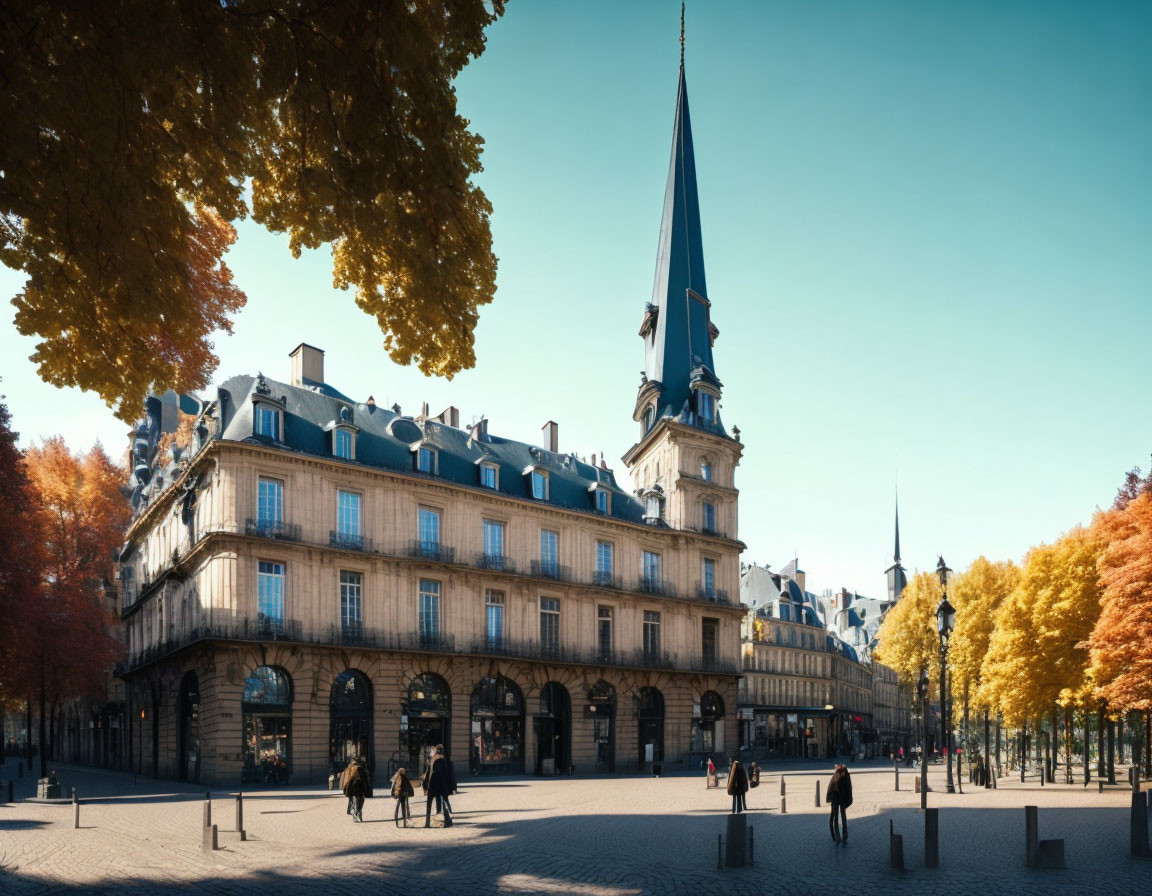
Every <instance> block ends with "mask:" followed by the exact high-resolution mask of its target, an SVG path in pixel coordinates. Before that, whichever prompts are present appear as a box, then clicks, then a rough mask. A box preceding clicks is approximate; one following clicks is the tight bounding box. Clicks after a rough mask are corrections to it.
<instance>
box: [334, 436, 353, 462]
mask: <svg viewBox="0 0 1152 896" xmlns="http://www.w3.org/2000/svg"><path fill="white" fill-rule="evenodd" d="M334 437H335V447H336V450H335V452H333V453H334V454H335V455H336V456H337V457H343V458H344V459H345V460H351V459H352V433H350V432H349V431H348V430H346V429H338V430H336V432H335V433H334Z"/></svg>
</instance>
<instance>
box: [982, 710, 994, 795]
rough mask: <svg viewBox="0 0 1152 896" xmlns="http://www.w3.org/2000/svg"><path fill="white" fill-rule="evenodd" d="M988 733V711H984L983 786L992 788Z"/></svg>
mask: <svg viewBox="0 0 1152 896" xmlns="http://www.w3.org/2000/svg"><path fill="white" fill-rule="evenodd" d="M990 733H991V732H990V731H989V719H988V710H987V709H985V710H984V786H985V787H991V786H992V754H991V753H990V752H989V750H990V749H991V747H992V744H991V742H990V741H991V738H990V736H989V735H990Z"/></svg>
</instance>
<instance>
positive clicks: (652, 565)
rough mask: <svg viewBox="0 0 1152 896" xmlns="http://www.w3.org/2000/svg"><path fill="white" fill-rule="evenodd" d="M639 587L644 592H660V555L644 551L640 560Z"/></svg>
mask: <svg viewBox="0 0 1152 896" xmlns="http://www.w3.org/2000/svg"><path fill="white" fill-rule="evenodd" d="M640 584H641V587H643V589H644V590H645V591H659V590H660V555H659V554H654V553H652V551H645V552H644V555H643V557H642V559H641V579H640Z"/></svg>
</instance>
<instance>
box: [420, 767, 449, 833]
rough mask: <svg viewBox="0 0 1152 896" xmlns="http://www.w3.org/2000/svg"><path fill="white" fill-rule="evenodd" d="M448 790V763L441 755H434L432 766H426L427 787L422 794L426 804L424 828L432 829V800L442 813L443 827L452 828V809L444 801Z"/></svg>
mask: <svg viewBox="0 0 1152 896" xmlns="http://www.w3.org/2000/svg"><path fill="white" fill-rule="evenodd" d="M448 789H449V780H448V763H447V760H446V759H445V758H444V755H443V754H442V753H436V754H435V755H434V756H433V757H432V764H431V765H429V766H428V785H427V786H426V787H425V788H424V793H425V796H426V797H427V803H426V805H425V807H424V827H426V828H429V827H432V800H433V799H435V800H436V802H437V804H438V805H439V806H440V807H441V809H442V811H443V812H444V827H446V828H450V827H452V809H451V807H450V806H449V805H448V801H447V799H446V797H447V796H448Z"/></svg>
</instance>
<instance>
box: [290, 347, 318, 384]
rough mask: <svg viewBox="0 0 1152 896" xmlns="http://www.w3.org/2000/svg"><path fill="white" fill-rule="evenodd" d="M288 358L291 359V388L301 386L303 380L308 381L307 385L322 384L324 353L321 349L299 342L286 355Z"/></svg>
mask: <svg viewBox="0 0 1152 896" xmlns="http://www.w3.org/2000/svg"><path fill="white" fill-rule="evenodd" d="M288 357H289V358H291V359H292V378H291V384H292V385H293V386H303V385H305V383H304V381H305V380H308V381H309V385H310V384H312V383H315V384H317V385H319V384H320V383H323V382H324V352H323V351H322V350H321V349H318V348H316V347H315V346H312V345H309V344H308V343H307V342H301V343H300V344H299V345H298V346H296V348H294V349H292V351H291V352H289V353H288Z"/></svg>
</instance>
